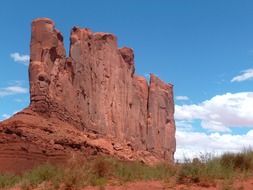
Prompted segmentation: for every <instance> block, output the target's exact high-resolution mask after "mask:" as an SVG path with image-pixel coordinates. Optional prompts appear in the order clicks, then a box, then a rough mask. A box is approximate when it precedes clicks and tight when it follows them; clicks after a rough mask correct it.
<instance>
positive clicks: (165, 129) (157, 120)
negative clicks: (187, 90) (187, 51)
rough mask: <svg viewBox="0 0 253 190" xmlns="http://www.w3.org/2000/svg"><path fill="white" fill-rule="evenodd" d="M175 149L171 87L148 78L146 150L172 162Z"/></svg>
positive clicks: (154, 78) (152, 76) (157, 79)
mask: <svg viewBox="0 0 253 190" xmlns="http://www.w3.org/2000/svg"><path fill="white" fill-rule="evenodd" d="M175 148H176V139H175V121H174V100H173V86H172V85H170V84H166V83H164V82H163V81H161V80H160V79H159V78H157V77H156V76H154V75H152V74H151V76H150V86H149V98H148V137H147V149H148V151H150V152H154V153H156V154H158V155H160V156H161V157H163V158H164V159H165V160H169V161H173V157H174V152H175Z"/></svg>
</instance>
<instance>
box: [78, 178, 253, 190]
mask: <svg viewBox="0 0 253 190" xmlns="http://www.w3.org/2000/svg"><path fill="white" fill-rule="evenodd" d="M167 189H168V190H253V179H249V180H245V181H236V182H234V184H233V186H231V184H224V183H220V184H218V185H214V184H213V185H207V184H198V185H197V184H188V185H175V184H169V183H163V182H161V181H141V182H134V183H127V184H125V185H122V186H106V187H87V188H84V189H83V190H167Z"/></svg>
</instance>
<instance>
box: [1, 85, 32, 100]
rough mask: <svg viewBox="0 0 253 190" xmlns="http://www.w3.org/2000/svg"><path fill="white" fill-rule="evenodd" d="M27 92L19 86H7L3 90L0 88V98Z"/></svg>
mask: <svg viewBox="0 0 253 190" xmlns="http://www.w3.org/2000/svg"><path fill="white" fill-rule="evenodd" d="M27 92H28V89H27V88H24V87H21V86H8V87H5V88H0V97H4V96H9V95H15V94H26V93H27Z"/></svg>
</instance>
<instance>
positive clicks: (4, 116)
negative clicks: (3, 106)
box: [2, 114, 11, 119]
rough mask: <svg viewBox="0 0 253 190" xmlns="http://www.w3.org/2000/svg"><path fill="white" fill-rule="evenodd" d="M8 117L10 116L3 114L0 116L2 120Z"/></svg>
mask: <svg viewBox="0 0 253 190" xmlns="http://www.w3.org/2000/svg"><path fill="white" fill-rule="evenodd" d="M10 116H11V115H9V114H3V115H2V118H3V119H8V118H9V117H10Z"/></svg>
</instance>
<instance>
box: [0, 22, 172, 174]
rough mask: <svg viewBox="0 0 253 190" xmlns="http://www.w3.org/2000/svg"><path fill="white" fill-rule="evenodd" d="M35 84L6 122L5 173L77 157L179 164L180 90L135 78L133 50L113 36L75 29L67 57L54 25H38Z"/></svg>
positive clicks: (0, 149)
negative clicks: (176, 101)
mask: <svg viewBox="0 0 253 190" xmlns="http://www.w3.org/2000/svg"><path fill="white" fill-rule="evenodd" d="M29 79H30V106H29V107H28V108H26V109H25V110H23V111H22V112H20V113H18V114H16V115H15V116H13V117H12V118H11V119H9V120H6V121H4V122H2V123H1V124H0V139H1V140H0V143H1V145H0V170H1V169H3V170H9V169H8V167H9V165H11V163H12V162H14V160H16V161H15V163H17V160H20V159H23V160H22V161H20V163H28V161H27V160H29V159H31V158H33V162H34V164H36V163H37V162H36V160H38V162H40V161H45V160H53V159H55V160H56V161H59V160H60V159H61V158H65V157H66V156H65V155H68V154H69V152H71V151H78V152H80V153H82V152H85V153H86V154H93V153H92V151H94V150H96V151H95V152H101V153H104V154H111V155H115V156H117V157H119V158H123V159H129V160H132V159H137V160H143V161H144V162H147V163H150V162H151V163H152V162H156V161H162V160H165V161H169V162H171V161H173V155H174V152H175V123H174V116H173V114H174V102H173V86H172V85H171V84H166V83H164V82H163V81H161V80H160V79H159V78H157V77H156V76H154V75H151V76H150V82H149V84H148V83H147V81H146V79H145V78H144V77H141V76H137V75H135V67H134V53H133V50H132V49H130V48H126V47H124V48H118V46H117V39H116V37H115V36H114V35H112V34H109V33H94V32H92V31H91V30H89V29H82V28H78V27H74V28H73V29H72V31H71V36H70V49H69V56H68V57H67V56H66V52H65V48H64V44H63V36H62V34H61V33H60V32H59V31H58V30H57V29H55V25H54V23H53V21H51V20H50V19H47V18H40V19H36V20H34V21H33V22H32V35H31V44H30V65H29ZM59 142H60V143H59ZM26 144H29V148H24V145H26ZM5 146H6V147H5ZM8 147H9V149H10V150H9V149H8ZM11 147H12V148H11ZM31 147H32V148H31ZM8 151H9V152H8ZM15 152H17V154H16V155H17V157H16V158H15V159H13V160H12V159H9V160H8V159H6V158H8V156H9V154H11V155H13V154H15ZM24 155H25V156H24ZM6 160H7V161H6ZM3 161H4V162H5V163H7V162H8V164H9V165H8V164H5V168H3V166H1V165H2V164H1V163H3ZM25 165H26V164H25ZM6 167H7V168H6ZM25 168H26V166H24V169H25ZM22 169H23V168H21V169H20V170H22Z"/></svg>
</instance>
